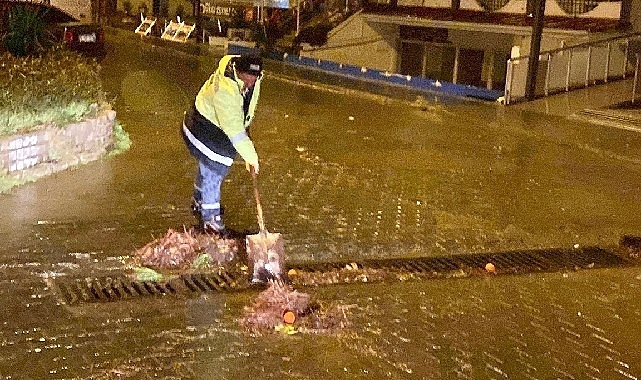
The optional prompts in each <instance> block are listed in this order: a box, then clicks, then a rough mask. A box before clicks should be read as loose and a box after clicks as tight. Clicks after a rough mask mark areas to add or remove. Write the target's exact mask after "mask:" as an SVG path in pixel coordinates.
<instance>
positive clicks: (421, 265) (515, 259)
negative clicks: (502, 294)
mask: <svg viewBox="0 0 641 380" xmlns="http://www.w3.org/2000/svg"><path fill="white" fill-rule="evenodd" d="M488 263H491V264H493V265H494V267H495V268H496V273H498V274H525V273H532V272H553V271H559V270H574V269H590V268H603V267H617V266H625V265H633V262H631V261H630V260H628V259H625V258H623V257H622V256H620V255H618V254H617V253H616V252H612V251H609V250H606V249H602V248H598V247H594V248H592V247H589V248H582V249H541V250H527V251H514V252H501V253H481V254H468V255H453V256H447V257H423V258H401V259H382V260H377V259H369V260H352V261H344V262H328V263H301V264H298V265H297V264H290V263H288V267H289V268H292V269H294V270H296V271H301V272H302V273H309V272H319V273H326V272H332V271H340V270H343V269H345V268H348V269H350V270H353V269H357V270H362V271H364V272H367V271H375V270H387V271H395V272H404V273H408V274H414V275H419V276H420V277H444V276H449V275H452V273H454V272H460V271H465V272H466V274H468V275H475V274H479V273H485V272H486V269H485V266H486V264H488ZM354 267H356V268H354Z"/></svg>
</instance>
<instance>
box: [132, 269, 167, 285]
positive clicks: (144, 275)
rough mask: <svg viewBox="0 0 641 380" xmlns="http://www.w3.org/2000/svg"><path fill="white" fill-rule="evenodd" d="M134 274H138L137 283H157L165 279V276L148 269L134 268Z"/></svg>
mask: <svg viewBox="0 0 641 380" xmlns="http://www.w3.org/2000/svg"><path fill="white" fill-rule="evenodd" d="M134 273H135V274H136V281H143V282H145V281H150V282H157V281H161V280H162V279H163V275H162V274H161V273H158V272H156V271H155V270H153V269H151V268H147V267H137V268H134Z"/></svg>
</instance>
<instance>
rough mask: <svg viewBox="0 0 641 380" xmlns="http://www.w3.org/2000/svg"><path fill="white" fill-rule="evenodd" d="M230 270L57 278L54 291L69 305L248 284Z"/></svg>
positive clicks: (215, 289) (234, 287) (219, 288)
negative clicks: (150, 277) (163, 276)
mask: <svg viewBox="0 0 641 380" xmlns="http://www.w3.org/2000/svg"><path fill="white" fill-rule="evenodd" d="M242 277H243V278H242V279H239V278H237V276H235V275H232V274H229V273H220V274H216V273H207V274H185V275H181V276H179V277H176V278H173V279H171V280H167V281H162V282H155V281H134V280H132V279H130V278H127V277H121V278H112V277H104V278H87V279H64V278H60V279H59V280H57V281H56V283H55V284H52V285H54V287H55V290H56V291H57V293H58V294H59V295H60V296H61V297H62V298H63V300H64V302H65V303H67V304H68V305H74V304H77V303H85V302H110V301H119V300H125V299H129V298H137V297H145V296H164V295H170V294H184V295H190V294H199V293H206V292H215V291H224V290H232V289H240V288H242V287H247V286H249V284H248V283H247V280H246V279H245V278H244V277H245V276H242Z"/></svg>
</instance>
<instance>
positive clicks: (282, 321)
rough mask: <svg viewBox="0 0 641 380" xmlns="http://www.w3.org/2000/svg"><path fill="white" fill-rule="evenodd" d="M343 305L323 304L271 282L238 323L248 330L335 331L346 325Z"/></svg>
mask: <svg viewBox="0 0 641 380" xmlns="http://www.w3.org/2000/svg"><path fill="white" fill-rule="evenodd" d="M347 308H348V307H346V306H337V305H335V306H332V307H325V306H324V305H322V304H321V303H320V302H318V301H315V300H312V299H311V297H310V295H309V294H306V293H302V292H299V291H297V290H294V289H293V288H292V287H291V285H287V284H282V283H276V282H270V284H269V286H268V288H267V289H265V290H264V291H262V292H261V293H260V294H259V295H258V296H257V297H256V299H255V300H254V302H253V303H252V304H251V305H250V306H246V307H245V308H244V316H243V317H242V318H240V320H239V322H240V324H241V325H242V326H243V327H244V328H246V329H247V330H248V331H250V332H253V333H262V332H269V331H274V330H276V331H283V332H285V333H288V334H293V333H297V332H309V333H316V334H318V333H335V332H337V331H339V330H340V329H343V328H345V327H346V326H347V324H348V323H347V315H346V313H345V310H347Z"/></svg>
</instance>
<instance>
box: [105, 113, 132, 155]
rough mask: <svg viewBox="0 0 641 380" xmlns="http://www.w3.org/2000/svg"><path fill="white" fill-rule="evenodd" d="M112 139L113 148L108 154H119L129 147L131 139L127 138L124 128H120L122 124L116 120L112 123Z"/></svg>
mask: <svg viewBox="0 0 641 380" xmlns="http://www.w3.org/2000/svg"><path fill="white" fill-rule="evenodd" d="M114 140H115V142H114V149H113V150H112V151H111V152H109V155H110V156H115V155H117V154H120V153H122V152H124V151H126V150H128V149H129V148H130V147H131V139H130V138H129V134H128V133H127V132H125V130H124V129H123V128H122V124H120V122H118V121H116V122H115V123H114Z"/></svg>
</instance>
